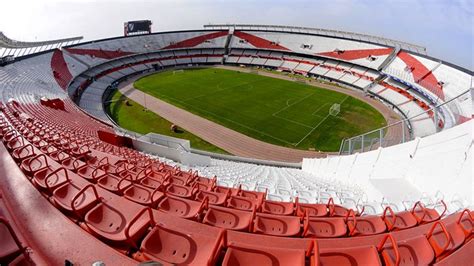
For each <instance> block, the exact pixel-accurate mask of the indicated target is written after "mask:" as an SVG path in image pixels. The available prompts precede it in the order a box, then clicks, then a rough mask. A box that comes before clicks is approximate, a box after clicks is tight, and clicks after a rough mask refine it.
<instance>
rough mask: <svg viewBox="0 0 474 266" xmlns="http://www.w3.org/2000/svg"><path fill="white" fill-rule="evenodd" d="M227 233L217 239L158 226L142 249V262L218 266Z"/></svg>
mask: <svg viewBox="0 0 474 266" xmlns="http://www.w3.org/2000/svg"><path fill="white" fill-rule="evenodd" d="M224 234H225V232H224V230H222V231H221V232H220V234H219V235H218V236H217V237H214V236H212V235H210V234H207V233H206V232H205V231H203V232H193V231H191V232H189V230H187V229H186V228H182V229H180V230H179V231H176V230H172V229H169V228H166V227H165V226H162V225H156V226H155V227H154V228H153V230H152V231H151V232H150V233H149V234H148V235H147V236H146V237H145V239H144V240H143V242H142V245H141V247H140V253H141V254H140V255H141V257H143V258H139V259H140V260H154V261H161V262H166V263H170V264H173V265H215V262H216V260H217V256H218V254H219V252H220V249H221V247H222V245H223V244H222V243H223V239H224Z"/></svg>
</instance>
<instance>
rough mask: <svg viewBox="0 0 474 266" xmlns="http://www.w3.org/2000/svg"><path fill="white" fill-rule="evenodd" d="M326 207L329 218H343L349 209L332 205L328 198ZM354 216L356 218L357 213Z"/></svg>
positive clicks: (332, 200) (330, 199)
mask: <svg viewBox="0 0 474 266" xmlns="http://www.w3.org/2000/svg"><path fill="white" fill-rule="evenodd" d="M327 206H328V210H329V216H339V217H345V216H347V215H348V214H349V209H348V208H346V207H344V206H340V205H336V204H334V199H333V198H329V201H328V205H327ZM354 214H355V215H357V216H358V215H360V214H359V213H356V212H355V213H354Z"/></svg>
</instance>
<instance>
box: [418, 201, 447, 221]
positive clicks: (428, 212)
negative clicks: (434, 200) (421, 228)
mask: <svg viewBox="0 0 474 266" xmlns="http://www.w3.org/2000/svg"><path fill="white" fill-rule="evenodd" d="M440 203H441V204H442V206H443V208H444V210H443V212H442V213H441V214H439V213H438V211H437V210H436V209H431V208H426V207H425V206H424V205H423V203H421V202H420V201H418V202H416V203H415V205H414V206H413V209H412V211H411V213H412V214H413V216H414V217H415V218H416V220H417V221H418V223H430V222H433V221H436V220H439V219H440V218H441V217H443V216H444V214H445V213H446V210H447V209H448V208H447V206H446V203H444V201H443V200H441V202H440Z"/></svg>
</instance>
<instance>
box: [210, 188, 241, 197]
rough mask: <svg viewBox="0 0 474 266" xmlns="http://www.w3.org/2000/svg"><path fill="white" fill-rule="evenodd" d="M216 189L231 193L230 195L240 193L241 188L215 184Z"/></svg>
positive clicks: (216, 190)
mask: <svg viewBox="0 0 474 266" xmlns="http://www.w3.org/2000/svg"><path fill="white" fill-rule="evenodd" d="M214 191H215V192H219V193H226V194H229V196H237V195H238V194H239V191H240V188H230V187H221V186H215V187H214Z"/></svg>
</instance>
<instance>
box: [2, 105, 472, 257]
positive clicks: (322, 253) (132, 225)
mask: <svg viewBox="0 0 474 266" xmlns="http://www.w3.org/2000/svg"><path fill="white" fill-rule="evenodd" d="M7 116H8V114H7ZM9 118H10V119H11V122H12V124H16V126H14V127H15V128H16V129H18V130H19V131H15V130H12V129H11V128H10V127H9V126H8V125H7V123H6V121H4V122H5V123H2V129H3V128H5V129H6V130H2V132H1V133H2V136H3V141H4V143H5V145H6V146H7V148H8V149H9V150H10V151H11V154H12V157H13V158H14V159H15V160H17V162H18V163H19V165H20V167H21V169H22V170H23V171H24V172H25V174H26V176H27V177H28V178H30V179H31V181H32V184H33V185H35V186H36V187H38V189H39V190H41V191H42V192H43V193H44V194H45V196H46V197H47V198H48V199H49V200H51V201H52V202H53V204H55V206H57V207H58V208H59V209H61V210H62V211H63V212H64V213H65V214H66V215H67V216H68V217H71V218H72V219H73V220H74V221H76V222H77V223H78V224H79V225H80V226H81V227H83V228H84V229H86V230H87V231H88V232H90V233H91V234H92V235H95V236H97V237H98V238H100V239H102V240H103V241H105V242H107V243H109V244H110V245H111V246H114V247H115V248H117V249H118V250H123V251H124V252H125V250H126V251H131V252H132V253H133V254H134V255H133V256H134V257H135V258H137V259H140V260H141V259H155V260H158V261H164V262H169V263H193V264H214V263H223V264H225V265H227V264H233V263H236V262H245V261H247V262H249V261H260V259H262V260H263V261H265V260H266V261H267V262H268V259H269V258H270V259H273V260H277V261H281V262H283V261H287V262H288V261H289V260H288V259H291V261H295V264H300V263H298V262H301V265H304V264H305V262H306V263H308V262H310V261H311V262H312V263H313V264H315V265H318V263H322V264H324V263H326V264H327V263H331V262H341V259H342V258H344V256H345V257H353V258H355V259H356V261H357V262H359V263H381V262H382V261H384V262H385V263H393V264H397V261H398V263H399V262H400V260H401V259H402V257H401V256H402V254H401V253H400V252H399V251H397V250H398V247H399V246H400V245H399V244H398V242H400V241H401V242H400V243H404V242H403V241H404V240H403V239H405V238H404V237H400V238H398V237H397V238H396V239H395V237H394V236H393V235H394V234H396V233H397V232H394V233H392V234H381V235H380V237H383V238H384V239H382V240H383V241H382V240H381V239H379V238H377V239H375V238H374V239H368V238H366V237H362V238H363V239H367V240H366V241H367V243H369V242H370V243H369V244H368V245H364V246H357V245H355V246H354V247H353V248H349V249H338V248H334V247H332V248H329V249H327V248H326V247H325V248H324V249H323V248H321V249H319V248H318V246H322V245H321V244H323V243H324V242H322V243H320V240H318V241H317V242H315V241H313V240H309V239H304V240H303V239H299V240H301V241H304V242H301V243H302V244H301V245H302V246H303V245H304V248H301V247H300V248H299V249H282V248H281V247H280V248H278V247H270V248H262V247H261V246H257V245H252V244H251V243H249V242H246V241H241V240H239V237H236V236H239V234H236V233H237V232H235V233H234V231H228V230H226V229H220V228H218V227H217V225H215V226H208V225H205V224H202V223H197V222H195V221H194V220H187V219H180V218H176V216H174V215H169V214H170V212H163V211H157V210H154V209H152V208H148V207H143V206H142V205H140V204H136V202H134V201H132V200H129V199H127V197H126V196H125V193H124V192H125V190H124V191H123V192H121V193H117V192H118V191H115V193H114V191H112V190H113V189H117V190H121V189H122V188H123V187H125V186H124V185H123V184H125V181H128V182H130V183H131V185H130V186H133V185H134V184H135V182H136V181H138V180H140V182H141V181H142V180H144V179H148V180H149V181H151V180H152V179H154V180H157V181H160V179H161V181H163V182H161V186H158V188H159V189H158V190H156V189H155V190H152V193H156V194H155V197H156V195H158V192H157V191H159V192H162V193H163V194H164V198H163V200H162V201H160V202H157V204H162V206H166V204H163V202H166V201H165V200H166V199H175V200H178V201H180V200H181V202H183V201H189V202H197V203H201V205H202V206H206V207H207V210H206V212H205V214H204V213H203V214H204V217H203V219H206V216H208V217H207V221H212V215H208V213H209V212H210V211H209V210H210V209H212V208H214V209H215V208H222V209H224V208H225V209H224V210H235V211H242V212H245V213H250V215H255V216H259V217H258V218H257V217H255V220H257V219H258V221H255V222H254V223H253V225H252V226H255V228H260V229H257V230H264V231H265V232H272V233H271V235H278V234H279V232H278V231H279V228H281V227H278V226H279V225H280V224H276V223H275V219H274V218H275V217H276V216H277V215H271V214H264V213H259V214H258V215H257V214H256V213H255V212H256V209H257V208H256V207H254V208H252V209H251V211H243V210H239V209H237V208H228V206H213V205H212V204H210V196H208V195H204V196H201V198H200V199H199V198H196V197H197V195H198V194H199V193H200V192H201V191H207V192H216V191H217V193H222V192H223V190H225V189H226V188H221V187H218V186H216V185H215V181H213V180H209V179H207V180H206V179H203V178H200V177H198V176H197V175H196V174H195V173H193V172H188V173H186V172H182V171H180V172H178V169H177V168H172V167H169V166H166V165H163V164H148V166H149V167H144V168H142V169H139V168H140V167H137V166H136V165H133V163H130V162H127V161H124V160H123V159H120V158H117V157H113V156H110V155H107V156H105V157H104V156H101V154H100V153H101V152H98V151H95V150H93V149H88V148H82V147H85V146H74V145H72V147H69V148H67V149H63V150H60V151H59V150H55V148H56V146H54V145H52V146H53V147H55V148H48V146H46V145H40V143H42V142H41V141H36V142H35V143H34V144H32V143H30V142H29V141H28V140H27V139H26V138H24V137H23V136H24V135H23V134H21V133H18V132H24V133H27V132H26V131H27V130H24V131H23V130H22V128H20V127H21V125H23V124H22V123H15V121H13V120H15V119H17V118H16V117H14V116H10V117H9ZM16 122H19V121H18V120H17V121H16ZM17 126H18V127H17ZM11 132H17V133H11ZM32 138H33V139H34V137H32ZM35 144H36V145H35ZM63 144H64V143H63ZM63 144H61V145H63ZM29 145H30V146H29ZM25 147H29V148H25ZM56 149H57V148H56ZM61 152H62V153H64V155H58V154H62V153H61ZM66 154H67V155H66ZM90 154H94V156H90ZM51 155H52V156H51ZM56 155H57V156H58V157H55V158H63V160H59V161H61V163H59V162H58V161H56V160H54V159H52V158H53V157H54V156H56ZM68 155H69V158H70V160H69V162H70V163H69V164H67V163H66V166H67V165H69V166H70V167H72V169H69V168H66V167H65V165H64V164H62V163H63V162H64V160H66V161H67V158H64V157H61V156H65V157H67V156H68ZM102 155H103V154H102ZM84 158H88V159H87V160H85V159H84ZM104 158H107V159H104ZM81 162H82V164H81ZM86 166H87V169H88V170H84V172H81V174H82V176H81V174H80V173H79V169H83V167H86ZM93 166H96V168H95V169H94V170H92V167H93ZM142 166H146V165H142ZM89 167H90V168H89ZM114 168H115V169H114ZM84 169H86V168H84ZM97 169H99V170H100V171H102V172H101V173H102V174H104V173H105V175H114V176H115V175H118V176H119V177H120V175H122V178H119V179H116V180H115V181H113V179H110V180H105V181H107V182H105V181H104V182H99V180H101V178H103V177H104V176H103V177H101V178H97V177H98V176H100V175H99V174H98V173H99V170H97ZM147 169H148V170H147ZM94 172H95V174H93V173H94ZM110 173H113V174H110ZM134 175H135V176H134ZM85 176H87V177H89V178H92V180H88V179H87V178H84V177H85ZM142 177H143V178H142ZM94 179H95V180H94ZM120 182H122V183H120ZM165 183H167V185H166V186H165V185H164V184H165ZM144 187H145V186H144ZM107 188H109V189H107ZM165 188H166V189H165ZM183 188H184V190H186V191H189V189H191V190H194V192H192V193H191V194H192V195H194V196H192V197H186V196H187V195H186V193H183V191H184V190H182V189H183ZM164 189H165V190H164ZM227 191H228V192H226V193H227V194H228V195H230V197H232V196H234V197H240V198H245V199H257V198H259V197H260V198H259V202H260V203H261V204H260V205H261V206H260V209H261V208H264V207H262V206H263V205H264V204H265V202H267V201H265V200H263V198H264V197H263V195H262V194H263V193H262V194H254V193H255V192H247V191H243V190H240V191H239V189H227ZM229 191H230V192H229ZM149 192H150V191H149ZM173 193H174V194H175V195H174V196H171V195H170V194H173ZM226 193H225V192H224V194H226ZM132 194H134V193H132ZM211 194H212V193H211ZM209 195H210V194H209ZM255 195H256V196H255ZM132 196H133V195H132ZM179 196H184V197H179ZM153 198H154V197H153V196H151V199H153ZM168 202H170V201H168ZM203 203H204V204H203ZM270 204H271V202H270ZM297 204H298V205H299V203H297ZM168 205H169V206H172V205H171V204H169V203H168ZM322 205H324V206H325V207H324V209H325V210H326V212H330V210H329V207H328V205H326V204H322ZM237 206H238V205H237ZM415 207H416V209H415V211H414V212H415V213H417V215H418V216H417V217H419V218H420V219H421V220H423V219H425V216H430V214H428V213H429V211H428V210H426V209H423V206H422V205H421V204H418V206H415ZM158 209H159V210H162V209H163V210H165V209H166V208H158ZM269 209H270V210H271V209H272V208H271V206H270V207H269ZM290 209H291V208H290ZM169 210H171V211H175V212H179V211H178V209H173V208H169ZM203 211H204V209H203ZM300 212H301V211H300ZM302 213H303V216H304V219H305V220H306V221H309V219H310V211H307V210H303V211H302ZM347 213H350V215H349V216H348V215H347ZM347 213H346V216H345V217H344V218H343V219H345V222H346V224H347V222H348V221H349V220H351V222H349V224H353V225H354V227H355V225H356V224H355V223H356V221H355V217H356V216H355V213H354V212H353V211H350V210H347ZM390 215H392V216H393V214H392V213H390V211H389V210H388V209H387V214H386V216H390ZM178 216H179V215H178ZM265 216H267V217H265ZM438 216H440V217H441V215H439V214H438ZM277 217H287V218H288V217H291V219H294V220H295V219H301V216H296V215H286V216H285V215H278V216H277ZM265 218H267V219H266V220H265ZM324 218H325V219H332V218H338V217H324ZM339 218H340V217H339ZM450 218H451V217H450ZM437 219H439V218H435V219H434V220H437ZM451 220H452V219H450V220H449V221H446V222H434V223H432V222H431V221H429V220H427V221H426V225H429V226H430V227H431V229H430V230H429V231H428V230H427V231H425V232H428V235H429V237H428V238H426V237H425V236H424V235H423V237H425V238H426V241H427V242H424V240H422V239H421V238H420V240H417V241H414V240H413V241H414V242H408V243H409V244H410V245H415V246H416V245H422V244H423V243H428V244H429V245H430V246H424V247H425V248H426V250H428V248H430V249H431V250H435V251H436V250H437V248H436V245H438V246H440V247H441V248H439V249H438V251H437V252H434V251H433V252H432V253H433V254H435V253H439V254H440V256H441V254H448V252H453V251H456V250H457V249H459V248H460V247H461V246H462V245H463V243H465V242H466V241H467V240H466V239H468V238H469V237H471V236H472V217H471V213H470V212H469V211H467V210H466V211H465V212H463V213H462V214H461V215H459V218H458V221H451ZM216 221H217V220H216ZM262 221H263V222H262ZM299 221H300V220H298V227H300V224H299ZM393 223H395V222H393ZM466 223H467V225H466ZM469 223H470V224H471V229H470V230H469ZM420 224H423V223H420ZM445 224H447V226H445ZM249 226H250V225H249ZM425 227H426V226H423V225H420V228H419V230H421V229H425ZM306 228H309V226H308V225H307V226H306ZM448 228H453V229H452V230H453V231H451V232H450V231H448V230H449V229H448ZM417 230H418V229H417ZM308 231H310V230H309V229H308ZM408 231H412V230H411V229H408V230H401V231H400V232H408ZM438 231H439V232H440V233H438ZM430 232H431V233H430ZM455 232H462V233H463V234H464V237H462V241H460V239H461V238H457V239H456V241H453V243H454V245H453V248H452V249H451V250H450V251H446V250H447V249H448V246H447V245H446V248H444V245H443V244H437V243H439V242H441V241H442V240H441V241H438V240H435V237H437V236H438V235H441V237H443V236H444V239H445V242H446V243H450V242H451V241H450V239H454V238H453V237H452V235H454V233H455ZM244 234H247V233H244ZM417 235H418V234H417ZM458 235H460V234H458ZM411 236H413V235H411ZM377 237H378V236H377ZM242 239H243V237H242ZM284 239H287V238H284ZM347 239H350V238H347ZM430 239H431V241H430ZM387 240H390V241H388V242H389V243H388V244H386V242H387ZM343 241H346V240H345V239H344V240H343ZM434 241H438V242H434ZM362 242H363V241H362ZM431 242H432V243H434V244H432V243H431ZM177 243H179V245H177ZM183 243H184V244H183ZM318 243H319V244H318ZM367 243H366V244H367ZM379 243H380V244H379ZM417 243H421V244H417ZM423 245H424V244H423ZM443 248H444V249H443ZM384 251H385V253H384ZM262 253H264V255H263V256H262ZM397 253H398V254H399V255H398V256H397ZM383 254H386V255H383ZM404 256H406V257H403V258H409V256H413V254H408V253H407V254H405V255H404ZM426 258H428V256H426ZM434 259H435V256H434V255H433V256H432V258H431V261H430V263H431V262H432V261H433V260H434ZM271 261H272V260H270V262H271ZM262 263H264V262H262Z"/></svg>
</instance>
